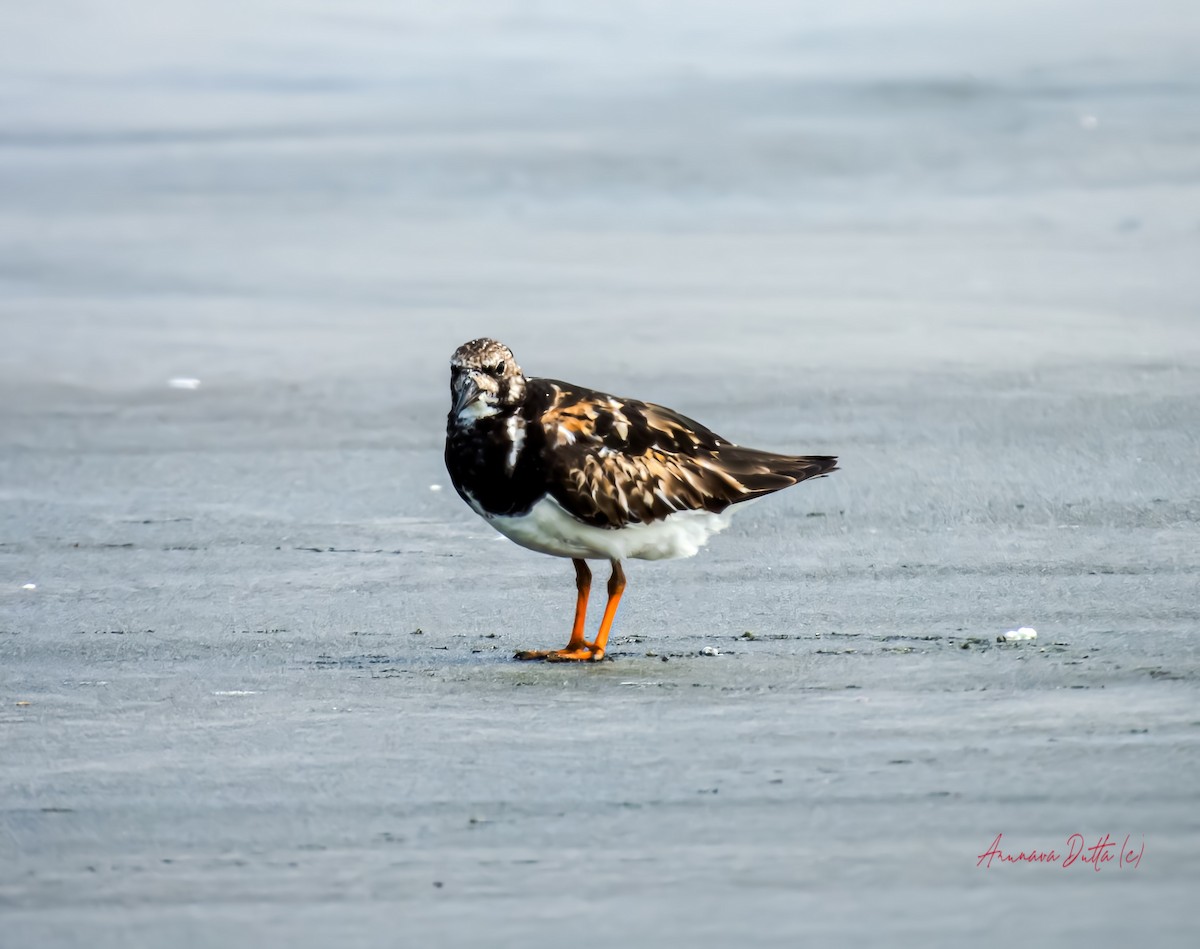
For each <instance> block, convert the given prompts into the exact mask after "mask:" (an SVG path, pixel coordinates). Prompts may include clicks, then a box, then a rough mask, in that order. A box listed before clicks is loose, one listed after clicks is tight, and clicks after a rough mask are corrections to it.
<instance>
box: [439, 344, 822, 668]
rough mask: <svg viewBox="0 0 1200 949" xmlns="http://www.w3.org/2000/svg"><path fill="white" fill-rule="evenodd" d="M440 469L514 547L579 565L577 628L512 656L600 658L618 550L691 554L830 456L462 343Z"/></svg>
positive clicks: (655, 556) (614, 596)
mask: <svg viewBox="0 0 1200 949" xmlns="http://www.w3.org/2000/svg"><path fill="white" fill-rule="evenodd" d="M450 395H451V398H452V399H453V405H452V406H451V408H450V414H449V416H448V418H447V420H446V468H447V469H449V472H450V479H451V480H452V481H453V482H454V487H455V489H456V490H457V491H458V493H459V495H460V496H461V497H462V499H463V500H464V501H466V502H467V503H468V504H469V505H471V507H472V508H474V510H475V513H477V514H479V515H480V516H481V517H482V518H483V519H484V520H486V521H487V522H488V523H489V524H491V525H492V527H494V528H496V530H498V531H499V532H500V533H501V534H503V535H504V536H505V537H507V538H509V540H512V541H514V542H516V543H518V544H520V545H521V546H522V547H528V548H529V549H530V550H537V551H541V552H542V553H544V554H553V555H554V556H556V557H570V558H571V560H572V561H573V562H574V564H575V587H576V592H577V599H576V602H575V624H574V626H573V627H572V628H571V638H570V640H569V641H568V642H567V645H566V646H565V647H564V648H562V649H552V650H542V651H533V650H530V651H523V652H518V653H517V654H516V658H517V659H547V660H550V661H572V660H594V659H603V658H604V649H605V646H606V645H607V643H608V636H609V632H610V631H611V629H612V624H613V617H614V616H615V615H616V612H617V604H618V602H620V599H621V593H622V592H623V591H624V589H625V574H624V572H623V571H622V570H621V561H622V560H624V559H625V558H627V557H633V558H638V559H641V560H665V559H669V558H673V557H691V556H692V555H693V554H695V553H696V552H697V551H698V550H699V549H700V548H701V547H703V546H704V544H705V543H706V542H707V541H708V538H709V537H711V536H712V535H713V534H715V533H717V532H718V531H720V530H724V528H725V527H727V526H728V524H729V518H730V515H731V514H732V509H733V507H734V506H735V505H737V504H739V503H741V502H743V501H749V500H751V499H753V498H757V497H761V496H762V495H764V494H770V493H771V492H773V491H778V490H779V489H780V488H786V487H788V486H789V485H793V484H796V483H797V482H800V481H806V480H808V479H809V478H819V477H821V476H822V475H824V474H828V473H829V472H830V471H834V470H835V469H836V464H837V459H836V458H833V457H830V456H828V455H779V454H775V453H774V452H769V451H758V450H757V449H754V448H742V447H740V446H738V445H734V444H732V443H731V442H728V441H726V440H725V439H724V438H722V437H721V436H720V435H717V434H715V433H713V432H711V431H709V430H708V429H707V428H705V427H704V426H703V425H700V424H699V423H698V422H694V421H692V420H691V419H690V418H686V417H685V416H683V415H680V414H679V413H678V412H675V411H673V410H672V409H668V408H664V407H663V406H661V405H654V404H652V403H649V402H638V401H636V400H634V399H623V398H617V397H615V396H611V395H606V394H605V393H603V392H595V391H593V390H591V389H585V388H583V387H581V386H576V385H571V384H570V383H566V382H559V381H557V380H554V379H530V378H527V377H526V376H525V374H524V373H523V372H522V371H521V367H520V366H518V365H517V361H516V360H515V359H514V358H513V354H512V351H511V350H510V349H509V348H508V347H507V346H505V345H504V344H503V343H499V342H497V341H496V340H494V339H475V340H472V341H471V342H469V343H464V344H463V345H462V346H460V347H458V349H457V350H456V351H455V353H454V356H453V357H452V358H451V360H450ZM596 559H604V560H608V561H610V562H611V563H612V575H611V576H610V577H609V580H608V604H607V606H606V607H605V609H604V618H603V619H602V620H601V622H600V630H599V632H598V633H597V634H596V638H595V639H594V640H592V641H591V642H589V641H587V640H586V639H585V638H584V635H583V629H584V620H585V618H586V614H587V603H588V594H589V592H590V590H591V580H592V572H591V570H590V569H589V568H588V565H587V561H588V560H596Z"/></svg>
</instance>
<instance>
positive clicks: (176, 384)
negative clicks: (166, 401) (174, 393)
mask: <svg viewBox="0 0 1200 949" xmlns="http://www.w3.org/2000/svg"><path fill="white" fill-rule="evenodd" d="M167 385H168V386H170V387H171V388H172V389H199V388H200V380H199V379H191V378H188V377H186V376H177V377H176V378H174V379H168V380H167Z"/></svg>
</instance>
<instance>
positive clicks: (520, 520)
mask: <svg viewBox="0 0 1200 949" xmlns="http://www.w3.org/2000/svg"><path fill="white" fill-rule="evenodd" d="M477 510H478V509H477ZM481 513H482V512H481ZM732 513H733V509H732V508H726V509H725V510H724V511H722V512H721V513H720V514H712V513H710V512H709V511H679V512H678V513H676V514H671V515H669V516H668V517H665V518H663V520H661V521H653V522H652V523H650V524H630V525H629V526H627V527H622V528H618V529H609V528H604V527H592V526H591V525H590V524H582V523H580V522H579V521H577V520H576V519H575V518H573V517H572V516H571V515H570V514H568V513H567V512H566V511H565V510H563V508H562V506H561V505H560V504H559V503H558V502H557V501H555V500H554V499H553V498H551V497H545V498H543V499H542V500H540V501H538V502H537V504H535V505H534V506H533V508H532V509H531V510H530V511H529V513H528V514H525V515H522V516H520V517H509V516H506V515H495V514H484V515H483V516H484V518H485V519H486V520H487V522H488V523H489V524H491V525H492V527H494V528H496V530H498V531H499V532H500V533H501V534H503V535H504V536H505V537H507V538H508V539H509V540H511V541H513V542H514V543H517V544H520V545H521V546H522V547H528V548H529V549H530V550H536V551H538V552H540V553H543V554H553V555H554V556H555V557H579V558H582V559H584V560H588V559H592V560H598V559H604V560H626V559H630V558H633V559H638V560H671V559H674V558H676V557H691V556H694V555H695V554H696V553H697V552H699V550H700V548H701V547H703V546H704V545H705V543H707V542H708V539H709V538H710V537H711V536H712V535H713V534H716V533H717V532H718V531H723V530H724V529H725V528H726V527H728V526H729V520H730V517H731V516H732Z"/></svg>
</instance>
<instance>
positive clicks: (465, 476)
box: [446, 415, 546, 515]
mask: <svg viewBox="0 0 1200 949" xmlns="http://www.w3.org/2000/svg"><path fill="white" fill-rule="evenodd" d="M518 423H519V424H516V427H515V431H517V432H520V433H521V434H518V435H517V436H516V437H517V438H518V439H519V440H520V444H519V446H518V450H517V451H516V452H514V450H513V432H514V424H510V421H509V416H507V415H497V416H494V417H492V418H487V419H482V420H480V421H479V422H477V423H476V424H475V425H473V426H471V427H469V428H464V427H461V426H457V425H456V424H455V421H454V420H453V419H451V420H450V423H449V425H448V426H447V429H446V470H447V471H449V472H450V480H451V482H452V483H453V484H454V489H455V490H456V491H458V493H459V496H460V497H462V499H463V500H464V501H466V502H467V503H468V504H470V503H471V501H472V499H473V500H474V502H475V504H477V505H479V506H480V507H482V508H483V509H484V510H485V511H486V512H487V513H489V514H509V515H512V514H525V513H526V512H528V511H529V509H530V508H531V507H533V505H534V504H535V503H536V502H537V501H538V500H539V499H540V498H542V497H543V496H544V495H545V493H546V478H545V472H544V471H543V470H542V469H541V462H540V454H541V452H540V450H539V449H540V447H541V446H540V445H538V444H534V443H535V442H537V441H538V440H539V438H540V435H541V433H540V430H535V429H536V427H535V426H528V425H526V424H525V420H524V419H522V418H519V417H518ZM468 495H470V497H468Z"/></svg>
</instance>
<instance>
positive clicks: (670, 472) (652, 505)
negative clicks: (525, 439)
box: [531, 379, 836, 527]
mask: <svg viewBox="0 0 1200 949" xmlns="http://www.w3.org/2000/svg"><path fill="white" fill-rule="evenodd" d="M531 385H533V386H536V387H537V389H538V396H539V398H538V400H537V401H538V403H540V406H539V407H540V412H539V414H538V417H537V419H536V421H537V422H539V423H540V425H539V427H540V429H541V432H542V435H543V436H544V443H543V445H542V452H543V459H544V464H545V467H546V469H547V470H548V474H549V475H550V477H549V479H548V481H549V485H550V493H551V494H552V495H553V496H554V498H555V499H556V500H557V501H558V502H559V503H560V504H561V505H562V506H563V507H564V508H565V509H566V510H567V511H568V512H569V513H571V514H573V515H574V516H575V517H577V518H579V519H580V520H581V521H584V522H586V523H588V524H592V525H595V526H597V527H623V526H625V525H626V524H631V523H633V524H645V523H649V522H651V521H657V520H661V519H662V518H664V517H667V516H668V515H670V514H674V513H676V512H678V511H700V510H702V511H712V512H714V513H716V512H720V511H723V510H725V508H727V507H729V505H731V504H736V503H737V502H738V501H745V500H748V499H750V498H754V497H758V496H760V495H763V494H768V493H770V492H772V491H778V490H779V489H780V488H786V487H788V486H789V485H792V484H795V483H796V482H798V481H803V480H805V479H807V478H813V477H819V476H820V475H822V474H825V473H826V472H829V471H832V470H833V468H834V465H835V463H836V459H835V458H831V457H827V456H809V457H796V456H791V455H777V454H772V453H771V452H763V451H756V450H754V449H752V448H741V447H739V446H737V445H732V444H730V443H729V442H728V441H726V440H725V439H723V438H721V436H719V435H717V434H716V433H714V432H712V431H710V430H709V429H707V428H705V427H704V426H703V425H701V424H699V423H698V422H695V421H693V420H692V419H689V418H687V417H686V416H683V415H680V414H679V413H678V412H675V411H673V410H672V409H668V408H665V407H664V406H661V405H654V404H652V403H648V402H638V401H636V400H633V399H620V398H616V397H614V396H610V395H606V394H604V393H601V392H593V391H591V390H588V389H580V388H578V387H576V386H570V385H568V384H567V383H563V382H557V381H554V380H548V379H547V380H542V379H539V380H531ZM531 421H533V420H531Z"/></svg>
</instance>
